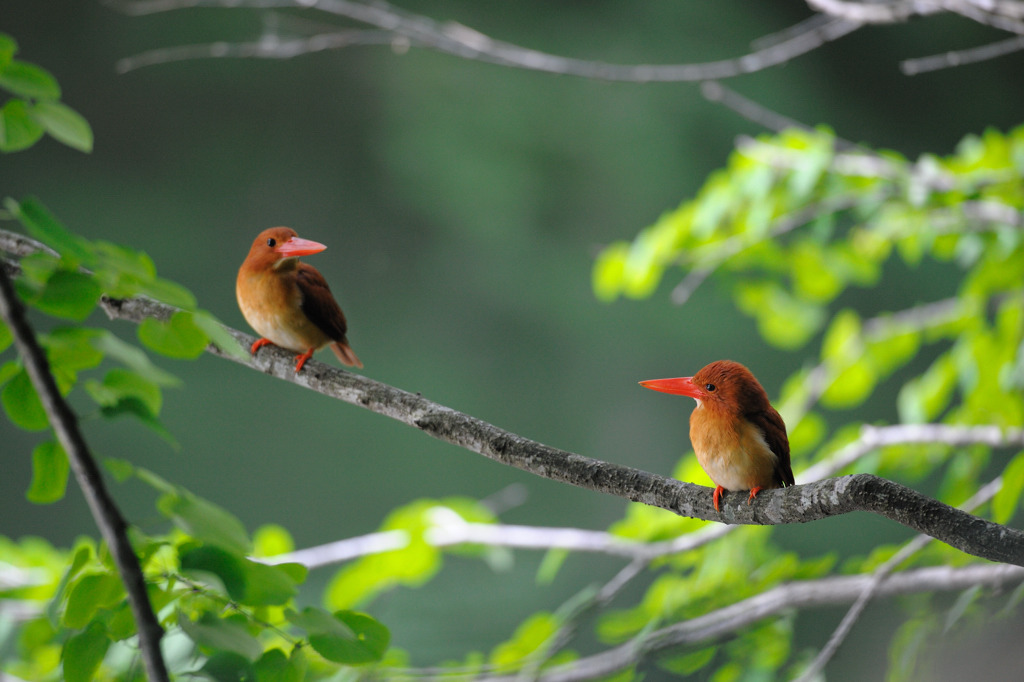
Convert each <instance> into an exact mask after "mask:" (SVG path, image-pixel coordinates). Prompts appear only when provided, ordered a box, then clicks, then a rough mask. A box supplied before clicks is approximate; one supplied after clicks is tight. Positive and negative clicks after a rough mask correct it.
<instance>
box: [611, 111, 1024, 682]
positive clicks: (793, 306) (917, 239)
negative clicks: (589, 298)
mask: <svg viewBox="0 0 1024 682" xmlns="http://www.w3.org/2000/svg"><path fill="white" fill-rule="evenodd" d="M1022 188H1024V127H1021V128H1017V129H1015V130H1012V131H1010V132H1009V133H1006V134H1003V133H1000V132H998V131H995V130H988V131H986V132H985V133H984V134H982V135H980V136H975V135H971V136H968V137H966V138H965V139H964V140H963V141H962V142H961V143H960V144H959V145H958V147H957V150H956V152H955V153H954V154H952V155H950V156H948V157H937V156H932V155H925V156H923V157H921V158H920V159H918V160H917V161H910V160H908V159H906V158H904V157H902V156H900V155H899V154H897V153H894V152H890V151H885V152H881V151H879V152H875V151H871V150H867V149H864V148H859V147H858V148H849V146H848V145H842V144H841V143H840V142H839V141H837V140H836V138H835V137H834V135H833V134H832V133H831V132H830V131H828V130H826V129H823V128H822V129H818V130H814V131H803V130H787V131H785V132H783V133H781V134H779V135H774V136H769V135H765V136H761V137H759V138H757V139H756V140H746V141H744V142H742V143H741V144H740V145H739V146H738V148H737V149H736V151H735V152H734V153H733V155H732V157H731V158H730V160H729V164H728V166H727V167H726V168H724V169H722V170H720V171H717V172H716V173H714V174H712V175H711V177H709V178H708V181H707V182H706V183H705V185H704V186H703V187H702V188H701V189H700V191H699V192H697V194H696V196H695V197H694V198H693V199H691V200H688V201H686V202H684V203H683V204H682V205H680V206H679V208H677V209H676V210H674V211H670V212H668V213H666V214H665V215H663V216H662V217H661V218H660V219H659V220H658V221H657V222H656V223H655V224H654V225H652V226H650V227H648V228H647V229H645V230H643V231H641V232H640V233H639V234H638V235H637V237H636V238H635V239H634V240H633V241H632V242H631V243H627V242H619V243H615V244H612V245H610V246H608V247H607V248H605V249H604V251H603V252H602V253H601V254H600V256H599V257H598V259H597V262H596V263H595V266H594V270H593V286H594V291H595V294H596V295H597V296H598V297H599V298H601V299H603V300H606V301H611V300H614V299H616V298H619V297H623V296H624V297H630V298H646V297H649V296H651V295H653V294H654V293H655V292H656V291H657V290H658V286H659V284H660V283H661V282H662V280H663V279H665V278H666V276H667V275H669V273H671V272H672V271H674V270H675V269H676V268H680V269H682V270H683V271H684V272H685V273H686V274H685V276H684V277H683V279H682V281H681V283H680V284H679V285H678V286H677V287H676V288H675V290H674V291H673V292H672V296H673V299H674V300H675V301H676V302H677V303H684V302H686V301H687V300H688V299H689V297H690V295H691V294H692V293H693V291H694V289H695V288H696V287H697V286H699V285H700V284H701V283H702V282H703V281H704V280H705V279H706V278H708V277H709V276H715V277H716V278H717V279H718V280H719V281H721V282H722V284H723V285H724V286H725V287H727V288H728V289H729V291H730V292H731V295H732V298H733V300H734V301H735V303H736V306H737V307H738V308H739V309H740V310H741V311H743V312H744V313H746V314H748V315H750V316H752V317H753V318H754V319H755V320H756V321H757V324H758V328H759V330H760V332H761V334H762V336H763V337H764V339H765V340H766V341H768V342H769V343H771V344H773V345H775V346H777V347H780V348H784V349H788V350H797V349H800V348H802V347H804V346H805V345H807V344H808V343H809V342H810V341H811V340H812V339H814V338H818V339H820V351H819V357H818V359H817V362H816V364H813V365H808V366H806V367H805V369H802V370H800V371H798V372H797V373H796V374H794V375H793V376H792V377H790V379H789V380H788V381H787V382H786V383H785V385H784V387H783V390H782V396H781V401H780V402H779V403H777V405H778V406H779V407H780V411H781V412H782V414H783V416H784V417H785V420H786V423H787V424H788V425H789V428H790V434H791V442H792V448H793V457H794V469H796V470H797V471H799V470H800V469H801V468H802V467H803V466H806V464H807V463H808V461H809V459H810V457H811V455H812V454H813V455H814V456H815V457H817V458H818V459H826V458H828V457H829V456H830V454H831V453H835V452H838V451H839V450H841V449H842V448H843V447H844V446H846V445H848V444H849V443H851V442H852V440H853V439H854V438H856V434H857V433H858V424H856V423H854V424H851V425H849V426H848V427H838V428H836V429H835V430H834V431H833V434H832V436H831V438H830V439H829V437H828V433H827V432H828V426H827V425H828V423H829V421H835V417H832V418H829V419H826V417H825V414H824V413H823V412H822V409H821V408H824V409H827V410H831V411H835V412H839V411H843V410H848V409H851V408H859V407H861V406H863V405H864V404H865V403H866V402H867V401H868V400H869V399H871V398H872V397H873V396H875V395H876V394H877V392H878V389H879V388H881V387H882V386H883V385H885V383H886V382H887V381H888V380H890V379H891V378H894V380H895V381H897V382H899V383H898V398H897V403H896V406H895V407H896V408H897V411H898V413H899V415H900V417H901V420H902V421H903V422H904V423H906V424H924V423H929V422H935V421H941V422H945V423H947V424H955V425H964V426H969V425H992V426H995V427H1004V428H1007V427H1018V426H1019V425H1020V424H1021V423H1024V390H1022V389H1024V313H1022V310H1024V230H1022V227H1024V221H1022V219H1021V215H1022V211H1024V190H1022ZM894 259H899V260H901V261H902V262H903V264H904V266H905V267H909V268H919V267H921V266H922V263H923V262H924V261H925V260H930V261H932V262H934V263H936V264H938V265H939V266H941V267H945V268H946V269H947V271H948V272H949V275H948V281H949V282H950V284H951V285H956V286H950V291H949V293H948V295H949V298H940V299H937V300H933V301H930V302H926V303H922V304H919V305H916V306H914V307H911V308H909V309H905V310H886V309H884V308H883V307H879V308H877V309H873V310H868V311H862V310H857V309H855V308H853V307H850V306H849V305H837V304H840V303H841V302H842V301H843V300H844V294H847V292H848V291H849V290H850V289H851V288H855V287H857V288H872V289H875V290H876V291H878V292H879V293H881V292H882V291H884V288H885V283H884V274H885V272H886V269H887V268H888V267H890V261H892V260H894ZM851 300H856V297H854V298H853V299H851ZM875 300H876V301H877V302H878V303H881V304H882V305H884V301H885V298H884V297H878V298H877V299H875ZM909 367H914V368H915V369H914V370H913V371H910V372H908V371H907V369H908V368H909ZM877 409H878V411H879V412H882V413H884V410H885V407H884V406H881V405H880V406H878V408H877ZM953 454H955V455H956V456H955V457H951V455H953ZM994 456H995V455H994V452H993V449H992V448H991V447H987V446H981V445H975V446H972V447H970V448H953V447H951V446H949V445H944V444H942V443H933V444H928V445H913V444H906V445H891V446H887V447H884V448H882V449H880V451H879V452H878V453H877V454H876V455H874V456H872V457H871V458H869V459H862V460H861V461H859V462H858V465H857V470H858V471H865V470H869V471H874V472H877V473H879V474H880V475H884V476H890V477H903V478H909V479H918V480H919V479H921V478H923V477H924V476H926V475H928V474H931V473H933V472H935V471H936V470H940V471H943V478H942V481H941V484H940V486H939V492H940V495H941V496H942V498H943V499H946V500H947V501H948V502H950V503H951V504H958V503H961V502H963V501H964V500H965V499H967V498H968V497H969V496H970V495H971V494H973V493H974V492H975V491H976V490H978V488H979V487H980V486H981V485H982V483H983V482H984V481H985V480H987V479H988V478H990V477H991V476H992V475H993V471H992V466H991V464H992V461H993V458H994ZM1021 457H1022V455H1017V456H1016V457H1013V458H1006V457H1003V456H1000V458H999V459H998V460H997V461H998V462H999V464H998V465H997V466H996V467H995V469H996V471H995V473H999V472H1000V471H1001V472H1002V481H1003V486H1002V488H1001V489H1000V490H999V492H998V493H997V494H996V496H995V498H994V499H993V501H992V506H991V510H990V515H991V517H992V518H993V520H996V521H998V522H1000V523H1006V522H1008V521H1011V520H1012V519H1013V518H1014V517H1015V516H1017V514H1018V513H1019V511H1020V508H1021V494H1022V483H1021V481H1022V480H1024V479H1022V473H1021V472H1022V470H1024V469H1022V464H1021V461H1022V460H1021ZM691 461H692V460H691ZM678 475H679V477H680V478H683V479H684V480H694V481H695V482H701V479H700V476H699V474H698V473H697V472H695V471H693V467H687V466H686V465H685V462H684V463H683V465H682V469H681V471H680V472H679V474H678ZM983 476H985V478H982V477H983ZM691 523H692V522H687V521H686V520H682V519H677V518H674V517H671V515H669V514H665V513H664V512H659V511H657V510H653V509H650V508H647V507H643V506H641V505H634V506H633V508H631V509H630V510H629V512H628V514H627V518H626V520H624V521H623V522H621V523H620V524H618V525H617V529H618V531H619V532H620V533H622V534H624V535H626V536H629V537H636V538H639V539H648V540H650V539H657V538H660V537H665V536H666V534H667V535H669V536H671V535H672V534H674V533H681V532H684V531H685V530H687V529H688V527H692V526H691V525H690V524H691ZM659 529H661V530H659ZM746 532H748V531H738V532H736V533H733V534H732V536H733V537H735V536H738V535H739V534H741V533H746ZM732 541H733V540H732V539H731V538H730V539H728V540H723V541H722V543H726V544H727V543H731V542H732ZM758 546H760V545H757V544H754V545H747V546H746V547H745V549H744V552H742V553H737V554H733V555H729V556H728V557H723V556H716V555H717V553H719V552H722V551H723V548H722V547H721V546H720V547H718V548H715V549H712V548H711V547H709V548H708V549H707V550H705V552H704V553H703V555H702V556H700V557H689V558H687V560H686V563H691V562H692V568H691V567H690V566H687V565H681V566H680V567H679V568H680V569H681V572H678V573H675V572H673V573H670V574H666V575H664V576H662V578H661V579H659V580H657V581H655V583H654V584H652V586H651V588H650V589H649V591H648V593H647V597H646V599H645V600H644V603H643V605H641V606H638V607H637V608H636V609H634V610H630V611H624V612H620V613H615V612H610V613H608V614H607V615H606V617H605V618H604V619H603V620H602V628H603V630H602V632H603V633H604V635H605V636H606V637H609V638H612V639H617V638H621V637H623V636H630V635H631V634H635V633H636V632H637V631H638V629H639V628H642V627H643V625H644V623H646V622H650V620H651V619H655V618H665V617H669V618H671V617H672V615H668V616H666V610H667V613H668V614H674V613H676V610H677V609H679V608H681V607H682V606H684V605H686V604H689V603H690V602H691V600H694V599H700V596H701V594H703V592H704V591H705V590H708V589H710V588H714V589H710V594H712V595H714V597H715V598H722V597H723V595H724V594H725V593H727V594H728V596H727V597H725V599H727V601H730V602H731V601H735V600H736V599H738V598H742V597H743V596H745V595H747V594H749V592H748V591H747V588H748V585H747V584H745V583H744V580H743V578H742V576H739V575H738V576H733V577H732V578H728V577H726V578H723V577H722V575H721V573H722V572H723V571H726V570H728V569H727V568H726V567H732V568H736V567H742V566H744V563H743V562H744V561H746V560H749V559H750V557H752V556H754V555H756V554H757V552H756V551H755V550H754V549H753V548H754V547H758ZM761 551H762V552H766V553H765V554H761V555H759V557H758V558H757V559H756V560H755V561H754V565H751V566H748V567H747V570H749V571H755V568H756V567H757V566H764V565H771V564H772V563H774V562H779V561H782V562H783V565H788V566H789V568H788V569H787V570H797V569H796V567H797V566H799V565H801V564H800V562H799V560H798V559H797V558H796V557H795V556H791V557H789V562H788V564H787V562H786V561H785V557H786V555H780V554H778V550H772V549H770V548H767V547H766V548H764V549H762V550H761ZM894 551H895V549H894V548H887V549H886V553H885V555H884V556H882V557H881V558H878V559H874V560H867V561H864V562H854V563H849V564H847V566H846V570H849V571H869V570H872V569H873V567H874V566H876V565H878V564H879V563H880V562H881V561H882V560H884V559H885V558H887V557H888V556H890V555H891V554H892V553H893V552H894ZM773 556H774V557H775V558H774V559H773V558H772V557H773ZM950 560H951V559H950V553H949V552H947V551H945V550H944V549H939V548H935V549H929V550H928V551H925V552H921V553H919V554H918V555H917V556H916V557H915V558H914V559H913V560H912V561H911V562H908V563H907V564H905V565H913V564H914V563H943V562H945V563H948V562H949V561H950ZM957 560H962V557H958V558H957ZM712 565H713V566H717V567H719V568H717V569H715V570H711V569H710V566H712ZM802 565H803V566H805V567H806V568H810V566H811V564H808V563H806V561H805V562H804V563H803V564H802ZM819 568H820V569H822V570H827V568H828V566H827V564H821V563H819ZM740 571H741V573H742V571H743V569H742V568H740ZM753 575H755V576H756V575H757V573H756V571H755V572H754V573H753ZM782 575H784V573H781V574H780V576H782ZM720 578H721V580H719V579H720ZM695 581H696V582H695ZM754 582H755V583H757V581H754ZM771 583H772V581H769V582H768V583H765V584H756V587H757V588H762V587H764V586H765V585H767V584H771ZM709 586H710V588H709ZM740 586H742V587H740ZM680 598H683V599H684V601H682V602H681V603H680V601H679V600H680ZM709 606H711V605H710V604H708V605H698V606H697V608H696V610H695V611H692V612H690V614H691V615H692V614H693V613H700V612H703V611H706V610H707V608H708V607H709ZM645 609H646V610H645ZM678 615H686V614H684V613H679V614H678ZM930 622H931V616H927V615H924V614H921V613H918V614H916V615H915V616H914V618H913V619H912V620H911V621H908V623H907V624H906V625H905V626H904V627H903V628H902V629H901V631H900V634H899V636H897V637H896V638H895V639H894V641H893V653H892V656H891V661H892V666H893V667H892V670H893V674H894V675H895V676H896V677H898V678H901V679H902V678H903V677H906V676H907V675H909V674H910V672H911V671H913V670H914V666H915V662H916V661H917V659H918V657H919V655H920V650H921V646H922V643H923V642H924V641H926V636H927V634H928V632H930V631H931V630H930V629H928V626H927V624H928V623H930ZM787 637H788V636H787ZM735 646H737V647H739V648H738V649H735V650H734V651H733V653H732V654H731V655H730V656H729V657H728V659H727V660H728V662H726V663H724V665H723V667H721V668H720V669H719V670H718V673H716V675H715V679H719V676H721V679H741V678H742V679H747V678H748V677H750V678H756V677H757V675H756V674H755V673H753V672H749V671H748V672H747V673H744V674H743V675H741V674H740V672H739V671H740V670H742V669H744V668H743V665H742V664H741V663H740V661H741V654H742V652H743V651H748V650H750V649H749V648H748V649H744V648H743V646H742V645H739V644H736V645H735ZM751 646H753V645H751ZM699 653H700V652H695V653H694V656H695V658H692V659H691V658H684V659H682V664H681V665H682V668H681V669H693V668H694V667H695V666H696V665H697V664H700V666H704V665H708V664H710V663H712V661H713V660H717V659H714V658H713V657H712V656H711V654H706V655H698V654H699ZM705 653H706V650H705ZM785 658H786V656H781V657H780V659H779V660H777V661H776V663H775V664H774V665H773V667H774V668H777V667H778V666H780V665H782V664H784V663H785Z"/></svg>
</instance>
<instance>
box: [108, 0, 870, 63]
mask: <svg viewBox="0 0 1024 682" xmlns="http://www.w3.org/2000/svg"><path fill="white" fill-rule="evenodd" d="M111 4H113V5H114V6H116V7H118V8H119V9H121V10H122V11H124V12H125V13H127V14H132V15H145V14H155V13H158V12H169V11H172V10H178V9H183V8H186V7H233V8H250V9H282V8H297V9H307V10H317V11H320V12H324V13H327V14H331V15H334V16H339V17H345V18H347V19H352V20H355V21H358V22H361V23H364V24H368V25H370V26H375V27H376V28H378V29H382V30H384V31H388V32H390V33H391V34H392V36H394V37H395V38H398V39H401V40H402V41H404V42H405V44H406V45H407V46H412V47H425V48H429V49H433V50H437V51H438V52H444V53H447V54H451V55H453V56H456V57H460V58H463V59H472V60H477V61H482V62H487V63H490V64H495V65H498V66H507V67H513V68H520V69H528V70H531V71H543V72H546V73H553V74H560V75H568V76H579V77H582V78H594V79H598V80H611V81H628V82H637V83H646V82H684V81H690V82H693V81H703V80H710V79H716V78H730V77H733V76H739V75H742V74H746V73H753V72H756V71H761V70H764V69H767V68H769V67H772V66H778V65H779V64H784V63H786V62H788V61H790V60H792V59H795V58H796V57H798V56H800V55H802V54H805V53H807V52H810V51H812V50H814V49H817V48H818V47H821V46H822V45H824V44H825V43H827V42H830V41H833V40H837V39H839V38H841V37H843V36H845V35H847V34H849V33H852V32H853V31H855V30H857V29H858V28H860V27H861V24H860V23H857V22H851V21H847V20H845V19H836V18H827V20H826V21H822V22H813V23H809V22H801V24H800V25H798V26H799V28H797V29H796V30H794V31H789V32H786V33H785V34H784V35H783V36H782V38H781V39H780V40H776V41H772V42H771V43H770V44H768V45H766V46H765V47H763V48H761V49H758V50H755V51H753V52H751V53H749V54H747V55H744V56H742V57H737V58H734V59H724V60H720V61H714V62H702V63H694V64H637V65H626V64H609V63H606V62H598V61H588V60H584V59H573V58H571V57H562V56H559V55H553V54H548V53H546V52H541V51H538V50H531V49H529V48H525V47H520V46H518V45H513V44H511V43H506V42H503V41H500V40H496V39H494V38H491V37H490V36H487V35H484V34H483V33H480V32H479V31H477V30H475V29H473V28H470V27H468V26H464V25H462V24H460V23H457V22H454V21H448V22H438V21H435V20H433V19H430V18H429V17H426V16H422V15H418V14H413V13H411V12H406V11H404V10H401V9H399V8H397V7H394V6H393V5H389V4H388V3H386V2H383V1H381V0H377V1H376V2H373V3H368V4H363V3H360V2H351V1H350V0H134V1H130V0H120V1H118V2H112V3H111ZM331 35H336V34H328V36H331ZM265 38H266V36H265ZM311 40H315V39H311ZM351 44H355V43H354V42H353V41H350V40H344V39H343V40H341V41H339V42H338V44H336V45H330V46H325V45H321V44H320V43H316V42H308V41H302V40H277V41H272V40H266V39H264V40H262V41H259V42H255V43H244V44H236V45H231V44H229V43H225V42H218V43H213V44H210V45H197V46H184V47H178V48H163V49H159V50H153V51H150V52H145V53H142V54H139V55H136V56H133V57H128V58H126V59H122V60H121V61H120V62H119V63H118V67H117V68H118V71H120V72H122V73H124V72H126V71H131V70H133V69H137V68H140V67H142V66H151V65H153V64H158V63H166V62H170V61H176V60H180V59H194V58H207V57H261V58H267V59H289V58H291V57H294V56H296V55H298V54H303V53H304V52H307V51H308V52H314V51H319V50H321V49H331V48H332V47H345V46H347V45H351Z"/></svg>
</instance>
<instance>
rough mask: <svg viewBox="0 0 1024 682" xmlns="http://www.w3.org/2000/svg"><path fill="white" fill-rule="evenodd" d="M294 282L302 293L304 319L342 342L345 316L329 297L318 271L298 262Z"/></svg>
mask: <svg viewBox="0 0 1024 682" xmlns="http://www.w3.org/2000/svg"><path fill="white" fill-rule="evenodd" d="M295 281H296V284H298V285H299V291H301V292H302V312H303V313H305V314H306V317H308V318H309V319H310V321H311V322H312V323H313V324H315V325H316V326H317V327H319V328H320V330H321V331H323V333H324V334H326V335H327V336H329V337H330V338H331V339H333V340H335V341H341V340H344V338H345V332H346V331H348V325H347V324H346V323H345V314H344V313H343V312H341V308H340V307H339V306H338V303H337V301H335V300H334V296H332V295H331V289H330V287H328V286H327V280H325V279H324V276H323V275H321V274H320V271H319V270H317V269H316V268H314V267H313V266H312V265H307V264H305V263H301V262H300V263H299V268H298V271H297V272H296V273H295Z"/></svg>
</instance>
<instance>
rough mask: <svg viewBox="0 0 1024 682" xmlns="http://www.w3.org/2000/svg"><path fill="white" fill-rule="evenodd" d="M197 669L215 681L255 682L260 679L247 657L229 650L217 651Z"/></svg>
mask: <svg viewBox="0 0 1024 682" xmlns="http://www.w3.org/2000/svg"><path fill="white" fill-rule="evenodd" d="M199 670H200V672H201V673H202V674H203V675H205V676H206V677H208V678H210V679H211V680H216V682H255V680H259V679H260V678H259V677H258V674H257V672H256V669H255V668H254V667H253V664H252V662H251V661H250V660H249V659H247V658H246V657H245V656H242V655H240V654H236V653H234V652H231V651H218V652H217V653H215V654H214V655H213V656H210V657H209V658H208V659H206V663H204V664H203V667H202V668H200V669H199Z"/></svg>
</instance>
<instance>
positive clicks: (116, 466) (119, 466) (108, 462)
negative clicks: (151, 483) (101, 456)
mask: <svg viewBox="0 0 1024 682" xmlns="http://www.w3.org/2000/svg"><path fill="white" fill-rule="evenodd" d="M103 466H105V467H106V468H107V471H109V472H110V475H111V476H113V477H114V480H115V481H117V482H118V483H124V482H125V481H127V480H128V479H129V478H131V477H132V476H134V475H135V465H134V464H132V463H131V462H129V461H127V460H124V459H117V458H115V457H108V458H106V459H105V460H103Z"/></svg>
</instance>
